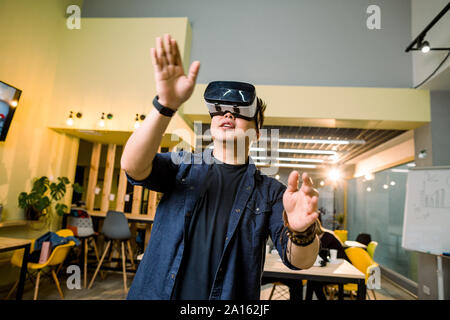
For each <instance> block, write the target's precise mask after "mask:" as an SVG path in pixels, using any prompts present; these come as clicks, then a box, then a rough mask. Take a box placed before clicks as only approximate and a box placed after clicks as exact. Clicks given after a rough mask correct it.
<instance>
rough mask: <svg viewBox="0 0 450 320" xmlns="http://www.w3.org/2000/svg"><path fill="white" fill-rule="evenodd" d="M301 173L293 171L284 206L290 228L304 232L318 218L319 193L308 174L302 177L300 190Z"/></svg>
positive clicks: (285, 193)
mask: <svg viewBox="0 0 450 320" xmlns="http://www.w3.org/2000/svg"><path fill="white" fill-rule="evenodd" d="M298 179H299V173H298V172H297V171H292V172H291V173H290V175H289V179H288V187H287V189H286V191H285V192H284V195H283V206H284V209H285V210H286V214H287V218H288V223H289V228H290V229H291V230H292V231H296V232H303V231H305V230H306V229H307V228H308V227H309V226H311V225H312V224H313V223H314V222H315V220H316V219H317V217H318V212H317V203H318V200H319V192H318V191H317V190H316V189H314V187H313V182H312V179H311V178H310V177H309V176H308V174H307V173H306V172H304V173H303V175H302V180H303V183H302V186H301V188H300V189H298Z"/></svg>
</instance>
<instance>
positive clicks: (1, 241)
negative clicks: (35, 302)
mask: <svg viewBox="0 0 450 320" xmlns="http://www.w3.org/2000/svg"><path fill="white" fill-rule="evenodd" d="M30 247H31V240H26V239H15V238H5V237H0V252H5V251H11V250H17V249H24V254H23V260H22V267H21V268H20V278H19V284H18V286H17V294H16V300H22V294H23V288H24V285H25V277H26V274H27V267H28V257H29V254H30Z"/></svg>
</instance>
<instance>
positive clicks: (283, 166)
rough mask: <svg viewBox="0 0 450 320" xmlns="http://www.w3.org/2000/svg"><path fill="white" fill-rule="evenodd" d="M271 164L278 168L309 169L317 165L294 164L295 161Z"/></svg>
mask: <svg viewBox="0 0 450 320" xmlns="http://www.w3.org/2000/svg"><path fill="white" fill-rule="evenodd" d="M273 166H274V167H280V168H310V169H315V168H317V166H316V165H314V164H296V163H274V164H273Z"/></svg>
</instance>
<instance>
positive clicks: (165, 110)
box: [153, 96, 175, 117]
mask: <svg viewBox="0 0 450 320" xmlns="http://www.w3.org/2000/svg"><path fill="white" fill-rule="evenodd" d="M153 105H154V106H155V108H156V109H157V110H158V111H159V113H161V114H162V115H163V116H166V117H172V116H173V114H174V113H175V110H172V109H170V108H167V107H164V106H163V105H162V104H161V103H159V101H158V96H156V97H155V99H153Z"/></svg>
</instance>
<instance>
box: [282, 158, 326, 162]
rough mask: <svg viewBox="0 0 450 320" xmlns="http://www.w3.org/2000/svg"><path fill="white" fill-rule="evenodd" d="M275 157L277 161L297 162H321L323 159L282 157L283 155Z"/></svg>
mask: <svg viewBox="0 0 450 320" xmlns="http://www.w3.org/2000/svg"><path fill="white" fill-rule="evenodd" d="M275 159H276V160H279V161H298V162H316V163H322V162H323V159H307V158H284V157H276V158H275Z"/></svg>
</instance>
